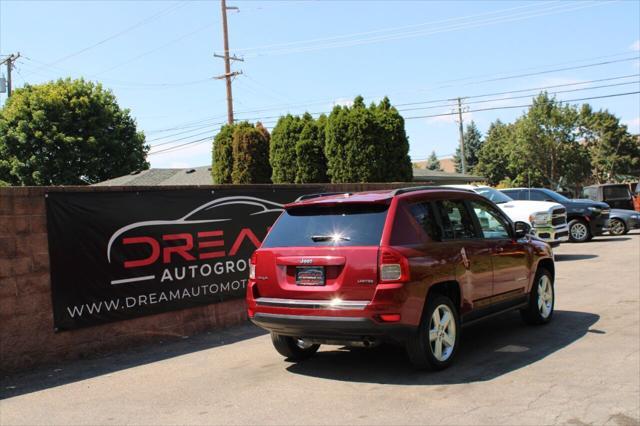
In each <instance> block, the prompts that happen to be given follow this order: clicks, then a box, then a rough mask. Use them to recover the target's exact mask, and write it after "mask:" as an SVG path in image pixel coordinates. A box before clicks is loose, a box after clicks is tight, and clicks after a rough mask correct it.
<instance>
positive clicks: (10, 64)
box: [0, 52, 20, 97]
mask: <svg viewBox="0 0 640 426" xmlns="http://www.w3.org/2000/svg"><path fill="white" fill-rule="evenodd" d="M19 57H20V52H18V53H17V54H13V53H12V54H11V55H9V56H7V57H6V58H5V59H3V60H2V62H0V65H2V64H7V97H9V96H11V88H12V83H11V70H12V69H13V64H14V63H15V62H16V60H17V59H18V58H19Z"/></svg>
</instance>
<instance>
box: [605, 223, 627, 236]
mask: <svg viewBox="0 0 640 426" xmlns="http://www.w3.org/2000/svg"><path fill="white" fill-rule="evenodd" d="M627 232H629V230H628V229H627V225H625V223H624V221H622V220H620V219H611V220H610V221H609V234H611V235H616V236H617V235H624V234H626V233H627Z"/></svg>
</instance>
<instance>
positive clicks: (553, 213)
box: [445, 185, 569, 246]
mask: <svg viewBox="0 0 640 426" xmlns="http://www.w3.org/2000/svg"><path fill="white" fill-rule="evenodd" d="M445 186H449V187H452V188H461V189H470V190H472V191H474V192H477V193H478V194H480V195H482V196H483V197H485V198H487V199H489V200H491V201H493V202H494V203H496V205H497V206H498V207H500V209H501V210H502V211H503V212H504V213H505V214H506V215H507V216H509V218H510V219H511V220H512V221H513V222H516V221H520V222H526V223H528V224H529V225H531V233H532V234H533V235H534V236H535V237H536V238H538V239H540V240H542V241H545V242H546V243H548V244H550V245H552V246H556V245H558V244H560V243H561V242H563V241H568V240H569V227H568V226H567V210H566V209H565V207H564V206H563V205H562V204H558V203H550V202H548V201H524V200H514V199H512V198H509V196H507V195H505V194H503V193H502V192H500V191H498V190H497V189H494V188H491V187H489V186H476V185H445Z"/></svg>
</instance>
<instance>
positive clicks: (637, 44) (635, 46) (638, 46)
mask: <svg viewBox="0 0 640 426" xmlns="http://www.w3.org/2000/svg"><path fill="white" fill-rule="evenodd" d="M629 49H631V50H635V51H636V52H640V40H636V41H634V42H633V43H631V46H629Z"/></svg>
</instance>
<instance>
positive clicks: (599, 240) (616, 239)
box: [589, 237, 631, 243]
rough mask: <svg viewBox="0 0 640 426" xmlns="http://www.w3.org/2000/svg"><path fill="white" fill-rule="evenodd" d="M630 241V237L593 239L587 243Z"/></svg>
mask: <svg viewBox="0 0 640 426" xmlns="http://www.w3.org/2000/svg"><path fill="white" fill-rule="evenodd" d="M630 239H631V237H595V238H594V239H593V240H591V241H589V242H590V243H606V242H610V241H627V240H630Z"/></svg>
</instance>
